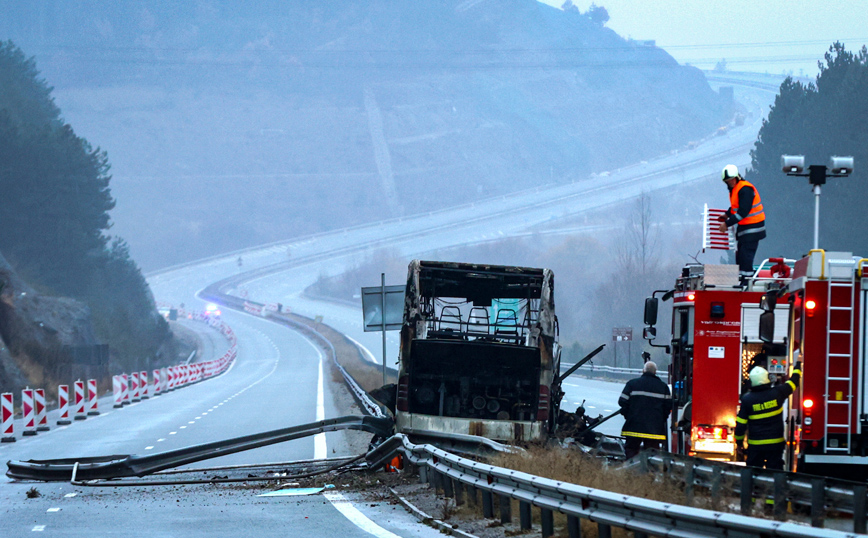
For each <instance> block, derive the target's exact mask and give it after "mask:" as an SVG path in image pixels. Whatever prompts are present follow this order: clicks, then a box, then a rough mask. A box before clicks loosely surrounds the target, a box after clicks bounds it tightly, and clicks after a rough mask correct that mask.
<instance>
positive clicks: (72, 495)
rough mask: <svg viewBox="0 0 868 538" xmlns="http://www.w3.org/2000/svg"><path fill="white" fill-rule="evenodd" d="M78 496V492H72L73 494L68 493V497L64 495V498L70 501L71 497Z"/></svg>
mask: <svg viewBox="0 0 868 538" xmlns="http://www.w3.org/2000/svg"><path fill="white" fill-rule="evenodd" d="M76 495H78V493H77V492H72V493H67V494H66V495H64V497H66V498H67V499H68V498H70V497H75V496H76Z"/></svg>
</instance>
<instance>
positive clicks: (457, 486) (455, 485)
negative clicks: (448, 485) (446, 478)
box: [452, 480, 464, 506]
mask: <svg viewBox="0 0 868 538" xmlns="http://www.w3.org/2000/svg"><path fill="white" fill-rule="evenodd" d="M452 489H453V490H454V491H455V506H461V505H462V504H464V484H463V483H462V482H461V480H453V481H452Z"/></svg>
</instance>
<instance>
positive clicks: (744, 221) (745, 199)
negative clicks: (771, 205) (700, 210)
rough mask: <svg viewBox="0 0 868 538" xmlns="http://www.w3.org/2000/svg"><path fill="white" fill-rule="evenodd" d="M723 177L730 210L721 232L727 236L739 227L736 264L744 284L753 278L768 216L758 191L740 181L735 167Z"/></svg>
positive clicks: (736, 232) (747, 183)
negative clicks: (755, 262)
mask: <svg viewBox="0 0 868 538" xmlns="http://www.w3.org/2000/svg"><path fill="white" fill-rule="evenodd" d="M722 176H723V182H724V183H726V186H727V188H728V189H729V209H728V210H727V211H726V213H725V214H724V215H721V216H720V225H719V226H720V231H721V232H726V229H727V228H729V227H730V226H735V225H736V224H738V228H736V231H735V240H736V250H735V263H737V264H738V275H739V278H740V279H741V282H742V284H744V283H745V282H746V281H747V279H749V278H750V277H752V276H753V259H754V257H755V256H756V251H757V248H758V247H759V242H760V239H764V238H765V236H766V214H765V210H764V209H763V203H762V200H761V199H760V195H759V191H757V190H756V187H754V186H753V185H752V184H751V183H750V182H748V181H745V179H744V178H742V177H741V174H739V172H738V167H737V166H736V165H734V164H728V165H726V166H725V167H724V169H723V173H722Z"/></svg>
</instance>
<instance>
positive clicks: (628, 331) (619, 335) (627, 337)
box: [612, 327, 633, 342]
mask: <svg viewBox="0 0 868 538" xmlns="http://www.w3.org/2000/svg"><path fill="white" fill-rule="evenodd" d="M612 341H613V342H632V341H633V327H613V328H612Z"/></svg>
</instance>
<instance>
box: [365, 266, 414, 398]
mask: <svg viewBox="0 0 868 538" xmlns="http://www.w3.org/2000/svg"><path fill="white" fill-rule="evenodd" d="M384 313H385V315H383V314H384ZM362 316H363V318H364V319H363V326H364V330H365V332H373V331H382V333H383V384H384V385H385V384H386V331H397V330H400V329H401V324H402V318H403V316H404V286H387V285H386V274H385V273H380V285H379V286H372V287H369V288H362Z"/></svg>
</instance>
